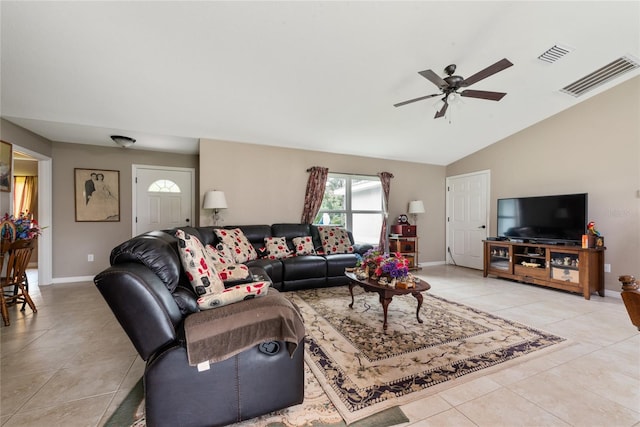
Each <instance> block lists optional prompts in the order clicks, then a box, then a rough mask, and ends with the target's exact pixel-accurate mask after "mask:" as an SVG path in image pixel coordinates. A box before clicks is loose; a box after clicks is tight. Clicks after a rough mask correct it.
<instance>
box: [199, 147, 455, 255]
mask: <svg viewBox="0 0 640 427" xmlns="http://www.w3.org/2000/svg"><path fill="white" fill-rule="evenodd" d="M312 166H324V167H328V168H329V171H330V172H343V173H352V174H363V175H376V174H377V173H378V172H383V171H386V172H391V173H393V175H394V178H393V180H392V181H391V193H390V200H389V218H390V221H395V220H396V218H397V216H398V215H400V214H401V213H406V212H407V207H408V204H409V201H410V200H416V199H419V200H422V201H424V205H425V210H426V211H427V212H426V213H425V214H422V215H420V216H419V218H418V226H419V227H418V235H419V237H420V257H419V261H420V262H421V263H424V262H442V261H444V203H445V192H444V184H445V168H444V167H443V166H434V165H425V164H419V163H410V162H400V161H390V160H381V159H373V158H368V157H359V156H347V155H340V154H331V153H322V152H318V151H307V150H296V149H290V148H276V147H267V146H262V145H255V144H243V143H233V142H225V141H216V140H206V139H202V140H201V141H200V206H202V202H201V201H202V197H203V194H204V193H205V192H206V191H208V190H214V189H215V190H222V191H224V192H225V196H226V198H227V204H228V205H229V208H228V209H226V210H223V211H222V219H223V220H224V223H223V224H225V225H241V224H273V223H277V222H300V217H301V216H302V205H303V203H304V195H305V190H306V186H307V178H308V176H309V174H308V173H307V172H306V170H307V169H308V168H310V167H312ZM200 223H201V224H202V225H210V224H211V212H209V211H201V212H200Z"/></svg>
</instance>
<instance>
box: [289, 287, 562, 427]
mask: <svg viewBox="0 0 640 427" xmlns="http://www.w3.org/2000/svg"><path fill="white" fill-rule="evenodd" d="M354 294H355V304H354V306H353V309H350V308H349V303H351V297H350V296H349V290H348V288H347V287H334V288H323V289H311V290H305V291H298V292H290V293H286V294H285V295H286V296H287V297H288V298H290V299H291V300H292V301H293V302H295V303H296V304H297V305H298V306H299V307H300V309H301V311H302V315H303V317H304V321H305V328H306V333H307V339H306V342H307V347H306V351H305V360H306V362H307V364H308V365H309V366H310V368H311V370H312V371H313V373H314V374H315V376H316V377H317V378H318V381H319V382H320V385H321V386H322V388H323V389H324V390H325V392H326V393H327V395H328V396H329V399H331V401H332V402H333V404H334V405H335V407H336V409H337V410H338V412H339V413H340V415H341V416H342V418H343V419H344V420H345V421H346V423H347V424H351V423H353V422H354V421H357V420H360V419H363V418H365V417H367V416H370V415H371V414H374V413H377V412H380V411H383V410H385V409H388V408H390V407H394V406H398V405H401V404H405V403H408V402H411V401H414V400H417V399H420V398H423V397H426V396H428V395H430V394H433V393H437V392H439V391H442V390H444V389H446V388H450V387H453V386H456V385H459V384H461V383H462V382H465V381H468V380H469V379H472V378H475V377H477V376H478V375H484V374H487V373H490V372H491V371H493V370H496V369H498V368H503V367H506V366H509V365H510V364H512V363H515V362H517V363H519V362H521V361H522V360H524V359H525V358H528V357H532V356H533V355H534V354H536V355H539V354H541V351H543V350H546V351H549V350H550V349H551V348H557V347H558V346H556V344H558V343H561V342H563V341H565V339H564V338H561V337H558V336H555V335H552V334H549V333H546V332H543V331H539V330H536V329H534V328H531V327H528V326H525V325H522V324H519V323H516V322H512V321H509V320H506V319H502V318H500V317H498V316H495V315H492V314H490V313H486V312H483V311H481V310H477V309H474V308H471V307H468V306H465V305H462V304H458V303H455V302H451V301H447V300H445V299H443V298H439V297H436V296H434V295H430V294H429V293H428V292H425V293H424V294H423V295H424V303H423V305H422V308H421V310H420V316H421V318H422V320H423V321H424V323H422V324H420V323H418V322H417V321H416V304H417V302H416V299H415V298H413V297H412V296H411V295H402V296H396V297H394V298H393V300H392V301H391V304H390V305H389V310H388V328H387V331H386V332H384V331H383V328H382V320H383V313H382V306H381V304H380V302H379V297H378V294H375V293H365V292H364V291H362V290H361V289H360V288H359V287H356V288H355V289H354Z"/></svg>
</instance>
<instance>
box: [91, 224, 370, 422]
mask: <svg viewBox="0 0 640 427" xmlns="http://www.w3.org/2000/svg"><path fill="white" fill-rule="evenodd" d="M227 228H233V227H227ZM240 228H241V229H242V230H243V232H244V233H245V235H246V236H247V238H248V239H249V240H250V241H251V242H252V244H253V245H254V246H255V247H256V248H258V249H260V248H261V247H263V246H264V237H268V236H286V237H287V243H290V241H291V239H292V238H294V237H299V236H306V235H311V236H314V242H317V243H319V236H318V234H317V230H315V235H314V234H313V233H314V227H313V226H311V225H308V224H274V225H273V226H268V225H248V226H240ZM183 230H184V231H185V232H187V233H189V234H194V235H196V236H197V237H198V238H200V239H201V241H202V242H203V243H204V244H209V243H211V244H215V243H217V241H216V238H215V234H214V233H213V228H212V227H199V228H192V227H185V228H183ZM173 231H175V230H168V231H153V232H149V233H145V234H142V235H140V236H136V237H134V238H132V239H130V240H128V241H126V242H124V243H122V244H120V245H118V246H117V247H115V248H114V249H113V250H112V252H111V256H110V263H111V266H110V267H109V268H107V269H106V270H104V271H103V272H101V273H99V274H98V275H97V276H96V277H95V279H94V282H95V284H96V286H97V288H98V289H99V291H100V292H101V294H102V296H103V297H104V299H105V301H106V302H107V304H108V305H109V307H110V308H111V310H112V311H113V313H114V315H115V317H116V318H117V320H118V321H119V323H120V324H121V326H122V327H123V329H124V330H125V332H126V333H127V335H128V336H129V338H130V339H131V341H132V343H133V344H134V346H135V348H136V350H137V351H138V353H139V355H140V357H141V358H142V359H143V360H145V361H146V368H145V373H144V387H145V412H146V422H147V425H148V426H175V425H180V426H218V425H227V424H230V423H234V422H237V421H241V420H245V419H250V418H254V417H256V416H259V415H262V414H265V413H269V412H272V411H275V410H278V409H282V408H285V407H288V406H291V405H295V404H298V403H301V402H302V401H303V399H304V366H303V356H304V339H301V340H300V341H299V342H298V343H297V349H296V350H295V352H293V354H292V355H291V354H290V353H289V352H288V351H287V348H288V345H290V342H285V341H284V340H281V341H279V340H276V341H273V338H270V339H267V340H265V341H264V342H260V343H257V344H256V345H255V346H253V347H251V348H248V349H245V350H243V351H241V352H239V353H237V354H235V355H233V356H232V357H229V358H227V359H225V360H221V361H219V362H216V363H213V364H212V365H211V367H210V369H209V370H205V371H203V372H199V371H198V369H197V368H196V367H195V366H191V365H190V364H189V361H188V354H187V346H188V343H187V342H186V341H187V339H186V337H185V323H188V320H187V319H188V318H189V316H199V315H202V314H205V313H206V314H209V313H214V312H216V311H217V310H221V309H220V308H218V309H214V310H207V311H205V312H198V306H197V304H196V296H195V294H194V292H193V290H192V289H191V286H190V284H189V281H188V280H187V277H186V274H185V273H184V270H183V268H182V265H181V261H180V257H179V252H178V241H177V239H176V238H175V237H174V236H173ZM350 237H351V236H350ZM352 241H353V240H352ZM369 247H370V246H363V247H358V248H357V249H358V250H359V251H361V252H362V251H366V250H367V249H368V248H369ZM355 262H356V256H355V255H354V254H336V255H323V256H320V255H305V256H300V257H291V258H286V259H283V260H270V259H265V258H262V259H256V260H253V261H249V262H247V265H248V266H249V267H250V271H251V273H252V277H256V276H258V277H266V276H269V277H270V278H271V281H272V283H273V285H272V288H273V289H276V291H273V289H272V290H270V291H269V293H268V295H269V296H271V295H272V294H276V295H277V294H278V293H279V291H288V290H295V289H303V288H309V287H321V286H334V285H340V284H344V283H346V281H345V277H344V269H345V267H352V266H354V265H355ZM226 285H232V284H227V283H225V286H226ZM259 299H260V298H258V299H256V300H259ZM252 301H255V300H252ZM238 304H244V302H241V303H238ZM233 305H234V304H232V305H229V306H227V307H222V308H231V307H232V306H233ZM255 329H261V328H255Z"/></svg>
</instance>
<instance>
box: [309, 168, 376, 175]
mask: <svg viewBox="0 0 640 427" xmlns="http://www.w3.org/2000/svg"><path fill="white" fill-rule="evenodd" d="M307 172H311V168H309V169H307ZM329 173H335V174H338V175H352V176H378V174H374V175H369V174H366V173H352V172H336V171H332V170H330V171H329Z"/></svg>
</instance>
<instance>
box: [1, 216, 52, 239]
mask: <svg viewBox="0 0 640 427" xmlns="http://www.w3.org/2000/svg"><path fill="white" fill-rule="evenodd" d="M0 220H1V222H2V223H4V222H9V223H11V224H13V226H14V227H15V230H16V231H15V233H16V236H15V239H16V240H19V239H33V238H35V237H38V236H39V235H40V234H42V228H40V225H39V224H38V222H37V221H36V220H35V219H33V218H32V216H31V214H29V213H28V212H26V213H25V212H20V215H19V216H18V217H17V218H16V217H14V216H13V215H9V214H7V213H6V214H4V217H2V218H1V219H0ZM3 225H4V224H3ZM0 233H1V234H2V237H5V234H6V233H13V231H10V230H9V227H4V226H3V227H2V228H1V229H0ZM7 237H10V236H7Z"/></svg>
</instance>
